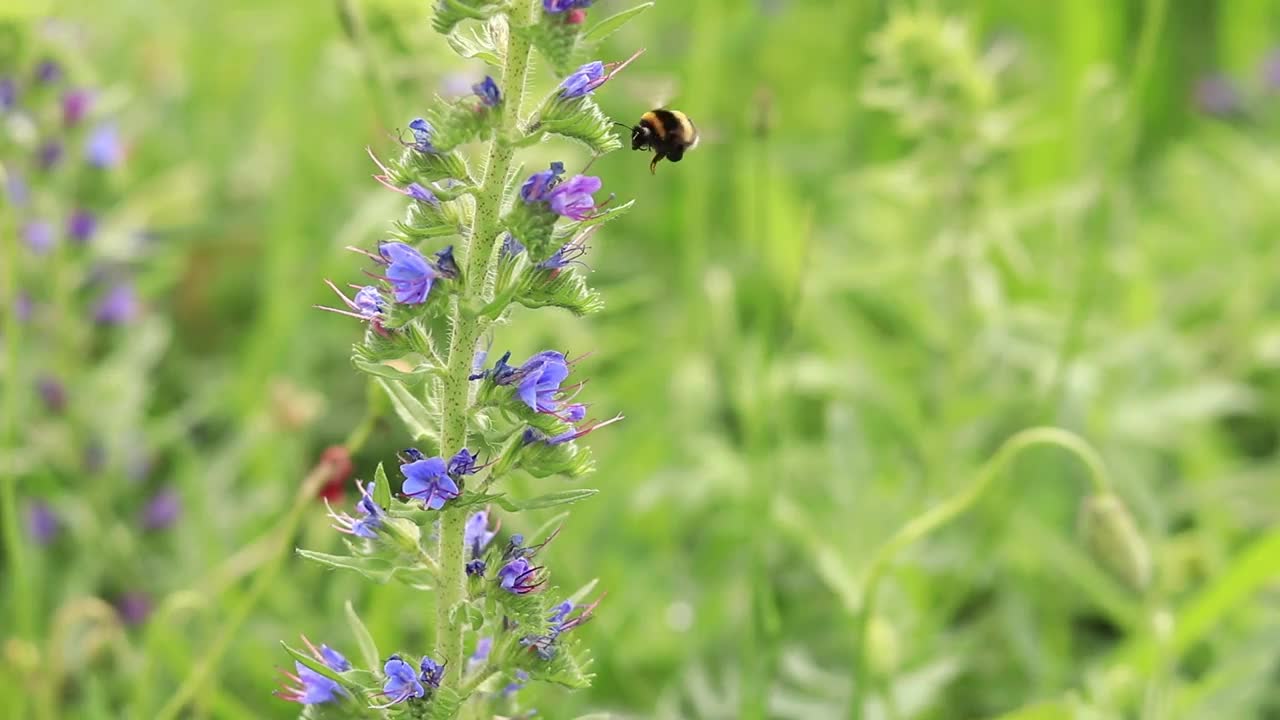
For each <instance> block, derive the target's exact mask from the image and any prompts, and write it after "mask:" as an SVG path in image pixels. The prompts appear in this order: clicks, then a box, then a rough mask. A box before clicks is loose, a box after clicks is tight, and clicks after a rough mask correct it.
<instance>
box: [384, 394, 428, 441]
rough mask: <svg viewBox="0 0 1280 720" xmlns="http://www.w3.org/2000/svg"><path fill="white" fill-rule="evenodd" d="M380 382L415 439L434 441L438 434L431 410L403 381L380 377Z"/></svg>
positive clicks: (397, 413)
mask: <svg viewBox="0 0 1280 720" xmlns="http://www.w3.org/2000/svg"><path fill="white" fill-rule="evenodd" d="M378 384H379V385H381V386H382V389H383V390H386V391H387V397H388V398H390V399H391V405H392V407H394V408H395V410H396V415H399V416H400V421H401V422H403V423H404V424H405V427H407V428H408V430H409V435H410V436H411V437H412V438H413V439H414V440H423V439H426V440H431V441H434V440H435V437H436V434H435V431H434V430H433V429H432V428H434V427H435V417H433V416H432V414H431V411H430V410H428V409H427V407H426V406H425V405H423V404H422V402H421V401H420V400H418V398H416V397H414V395H413V393H411V392H409V390H408V389H407V388H405V386H404V384H403V383H400V382H398V381H396V380H388V379H386V378H378Z"/></svg>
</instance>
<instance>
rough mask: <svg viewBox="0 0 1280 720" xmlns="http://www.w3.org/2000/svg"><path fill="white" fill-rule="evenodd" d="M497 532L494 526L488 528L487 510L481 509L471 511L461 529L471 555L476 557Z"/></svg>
mask: <svg viewBox="0 0 1280 720" xmlns="http://www.w3.org/2000/svg"><path fill="white" fill-rule="evenodd" d="M497 534H498V531H497V529H496V528H495V529H493V530H490V529H489V511H488V510H481V511H479V512H474V513H471V516H470V517H468V518H467V524H466V526H465V527H464V529H463V542H464V543H465V544H466V546H467V547H468V548H470V549H471V557H473V558H478V557H480V554H481V553H482V552H484V549H485V548H486V547H487V546H488V545H489V543H491V542H493V537H494V536H495V535H497Z"/></svg>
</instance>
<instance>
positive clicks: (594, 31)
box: [582, 2, 653, 45]
mask: <svg viewBox="0 0 1280 720" xmlns="http://www.w3.org/2000/svg"><path fill="white" fill-rule="evenodd" d="M651 7H653V3H651V2H647V3H642V4H640V5H636V6H635V7H633V8H629V9H627V10H623V11H622V12H620V13H617V14H615V15H610V16H609V17H607V18H605V19H603V20H601V21H600V22H598V23H596V24H595V25H592V26H591V29H590V30H588V31H586V32H585V33H583V35H582V43H583V44H584V45H598V44H600V43H601V42H602V41H603V40H604V39H605V38H607V37H609V36H610V35H612V34H614V33H615V32H617V31H618V30H619V29H621V28H622V26H623V25H626V24H627V23H628V22H630V21H631V20H632V19H634V18H635V17H636V16H638V15H639V14H640V13H642V12H644V11H645V10H648V9H649V8H651Z"/></svg>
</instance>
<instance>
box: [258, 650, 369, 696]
mask: <svg viewBox="0 0 1280 720" xmlns="http://www.w3.org/2000/svg"><path fill="white" fill-rule="evenodd" d="M302 641H303V642H304V643H306V644H307V648H308V649H310V650H311V654H312V656H314V657H315V658H316V659H317V660H319V661H320V662H322V663H324V664H325V665H326V666H327V667H329V669H331V670H334V671H335V672H346V671H348V670H350V669H351V663H350V662H348V661H347V659H346V658H345V657H343V655H342V653H340V652H338V651H337V650H334V649H333V648H331V647H329V646H328V645H321V646H320V648H319V649H316V646H314V645H312V644H311V642H310V641H308V640H307V639H306V638H305V637H304V638H302ZM293 666H294V669H295V670H296V671H297V672H296V673H284V676H285V677H286V678H288V679H289V680H291V681H292V682H293V683H294V684H293V686H289V685H286V686H284V687H283V688H281V689H280V690H277V691H276V696H277V697H280V698H283V699H285V700H288V701H289V702H296V703H300V704H302V705H321V704H323V703H327V702H333V701H334V700H337V699H338V698H340V697H341V696H343V695H346V694H347V691H346V690H344V689H343V688H342V686H341V685H339V684H338V683H337V682H336V681H334V680H331V679H329V678H327V677H325V676H324V675H321V674H320V673H318V672H316V671H315V670H312V669H311V668H309V667H307V666H306V665H303V664H302V663H300V662H297V661H294V664H293Z"/></svg>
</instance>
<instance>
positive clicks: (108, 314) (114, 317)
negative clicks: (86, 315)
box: [93, 282, 141, 325]
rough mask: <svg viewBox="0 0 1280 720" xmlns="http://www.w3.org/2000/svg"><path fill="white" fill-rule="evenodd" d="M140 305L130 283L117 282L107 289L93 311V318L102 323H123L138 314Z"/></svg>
mask: <svg viewBox="0 0 1280 720" xmlns="http://www.w3.org/2000/svg"><path fill="white" fill-rule="evenodd" d="M140 310H141V307H140V305H139V302H138V294H137V291H136V290H134V287H133V285H132V284H130V283H127V282H122V283H119V284H117V285H115V286H113V287H112V288H111V289H110V290H108V291H107V294H106V295H104V296H103V297H102V299H101V300H99V301H98V305H97V307H96V308H95V309H94V311H93V319H94V320H95V321H97V322H99V323H102V324H103V325H123V324H125V323H128V322H131V321H133V319H134V318H136V317H137V316H138V313H139V311H140Z"/></svg>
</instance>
